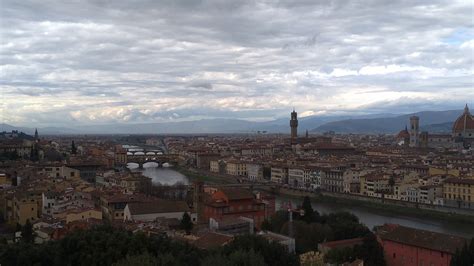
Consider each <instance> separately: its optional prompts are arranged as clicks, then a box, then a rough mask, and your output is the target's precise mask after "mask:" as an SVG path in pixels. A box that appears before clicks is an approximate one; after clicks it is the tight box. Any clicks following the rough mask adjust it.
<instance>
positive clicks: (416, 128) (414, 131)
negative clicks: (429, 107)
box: [410, 116, 420, 147]
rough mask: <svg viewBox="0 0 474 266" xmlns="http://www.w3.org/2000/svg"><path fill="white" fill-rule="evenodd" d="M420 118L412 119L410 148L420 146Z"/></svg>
mask: <svg viewBox="0 0 474 266" xmlns="http://www.w3.org/2000/svg"><path fill="white" fill-rule="evenodd" d="M419 134H420V118H419V117H418V116H412V117H410V147H418V146H419V139H418V137H419Z"/></svg>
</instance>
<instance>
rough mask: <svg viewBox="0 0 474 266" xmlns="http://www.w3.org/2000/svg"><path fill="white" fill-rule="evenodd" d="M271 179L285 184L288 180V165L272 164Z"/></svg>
mask: <svg viewBox="0 0 474 266" xmlns="http://www.w3.org/2000/svg"><path fill="white" fill-rule="evenodd" d="M271 181H272V182H275V183H279V184H286V183H287V182H288V167H287V166H276V165H274V166H272V167H271Z"/></svg>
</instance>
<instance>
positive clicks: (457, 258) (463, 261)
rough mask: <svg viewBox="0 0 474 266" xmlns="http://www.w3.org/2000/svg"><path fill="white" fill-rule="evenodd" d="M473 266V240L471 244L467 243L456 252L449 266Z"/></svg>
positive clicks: (473, 239)
mask: <svg viewBox="0 0 474 266" xmlns="http://www.w3.org/2000/svg"><path fill="white" fill-rule="evenodd" d="M472 265H474V238H472V239H471V243H470V244H469V245H468V244H467V243H466V244H465V245H464V247H463V248H462V249H461V250H456V254H454V256H453V257H452V258H451V266H472Z"/></svg>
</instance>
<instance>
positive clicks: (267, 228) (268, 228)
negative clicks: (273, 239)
mask: <svg viewBox="0 0 474 266" xmlns="http://www.w3.org/2000/svg"><path fill="white" fill-rule="evenodd" d="M261 228H262V230H263V231H273V227H272V223H270V221H269V220H268V219H265V220H263V222H262V225H261Z"/></svg>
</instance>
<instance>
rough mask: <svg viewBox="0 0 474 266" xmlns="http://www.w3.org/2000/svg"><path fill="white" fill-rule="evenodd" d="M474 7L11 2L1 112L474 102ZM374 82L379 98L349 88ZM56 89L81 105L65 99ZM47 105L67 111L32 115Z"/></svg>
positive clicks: (245, 112) (146, 116)
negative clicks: (361, 95)
mask: <svg viewBox="0 0 474 266" xmlns="http://www.w3.org/2000/svg"><path fill="white" fill-rule="evenodd" d="M470 11H471V7H470V5H469V3H466V2H463V1H459V2H458V1H443V0H439V1H432V2H430V4H429V5H427V4H426V1H388V0H387V1H377V0H372V1H350V2H347V1H277V2H267V1H231V2H229V1H223V2H222V1H205V0H202V1H191V0H190V1H171V0H170V1H159V2H156V1H145V0H142V1H138V2H136V1H135V2H133V3H132V2H126V1H125V2H124V1H92V0H91V1H80V2H68V1H66V2H65V1H52V0H45V1H41V2H37V1H13V0H6V1H3V2H2V9H1V11H0V15H1V17H2V27H1V29H0V38H1V39H2V40H4V41H3V42H2V43H1V44H0V64H1V66H0V67H1V69H0V89H2V90H3V91H6V93H5V95H6V96H7V97H10V98H8V100H9V101H8V102H7V103H6V104H5V106H3V107H2V108H10V107H18V106H24V108H22V109H21V110H19V111H18V112H17V113H15V114H12V113H8V112H6V113H5V116H9V117H7V118H8V119H9V121H10V120H15V119H16V120H18V123H26V122H25V121H30V122H31V123H42V124H45V125H48V124H49V123H51V124H55V125H57V124H61V123H67V121H68V120H67V119H66V120H64V119H62V118H61V115H62V116H63V117H72V115H74V116H75V117H72V118H74V119H76V120H77V122H79V123H89V122H91V123H92V122H94V123H99V122H108V121H122V122H123V121H125V122H135V121H141V122H153V121H162V120H167V119H170V118H172V119H192V118H195V117H235V118H243V119H255V118H262V119H263V118H269V119H271V118H274V117H278V116H281V115H286V111H285V110H289V109H290V108H292V107H293V106H295V107H297V109H299V110H300V111H320V110H324V111H326V112H327V113H329V114H330V113H331V112H332V113H338V112H340V111H341V110H342V111H344V110H353V111H360V112H366V113H371V112H379V111H383V112H386V111H397V110H403V111H407V112H411V111H419V110H422V109H423V108H428V107H429V106H435V107H436V108H438V109H445V108H449V109H451V108H453V107H454V105H457V104H459V103H460V102H462V101H463V100H462V98H463V97H464V98H466V99H472V98H473V97H474V95H473V94H472V92H471V90H472V77H473V76H472V70H473V67H472V66H473V63H474V58H473V57H472V56H468V55H469V54H472V52H473V49H474V48H473V46H474V43H473V39H474V37H473V36H474V34H473V32H474V30H473V27H472V25H471V24H472V23H471V22H472V21H471V20H472V14H471V12H470ZM459 32H462V37H460V34H459ZM468 41H471V44H470V45H468V44H466V45H464V46H463V47H461V45H462V44H463V43H467V42H468ZM388 66H392V69H388V68H386V69H384V67H388ZM397 67H399V68H401V69H395V70H394V69H393V68H397ZM368 89H370V90H371V91H372V94H371V96H373V98H377V99H361V100H360V101H361V102H354V100H353V99H352V98H351V97H352V96H351V97H349V96H348V95H352V94H354V93H355V92H357V91H360V90H368ZM55 97H61V98H62V99H64V100H65V103H66V104H67V105H69V107H64V108H63V107H54V106H60V105H61V104H60V103H58V102H57V100H56V98H55ZM440 97H442V100H440ZM101 102H104V104H103V109H97V107H96V106H97V105H98V104H99V103H101ZM407 102H412V103H413V104H409V105H407V104H406V103H407ZM48 103H55V104H48ZM388 103H390V104H388ZM41 104H43V105H44V109H45V110H49V109H50V108H53V107H54V108H56V109H55V111H54V112H56V113H59V114H60V115H53V114H52V113H54V112H52V111H51V112H50V111H44V112H43V114H39V112H38V110H36V109H34V110H33V108H38V105H41ZM341 106H345V107H344V108H340V107H341ZM397 106H399V108H398V107H397ZM29 108H30V109H29ZM454 109H456V108H454ZM203 110H204V111H203ZM48 112H49V113H48ZM174 113H176V114H178V115H179V118H173V114H174ZM46 114H48V115H51V116H50V118H51V121H49V122H48V120H47V119H46V117H47V116H46ZM38 117H41V119H39V118H38Z"/></svg>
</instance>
